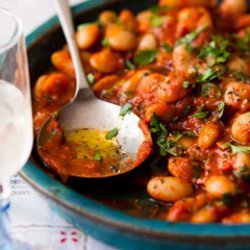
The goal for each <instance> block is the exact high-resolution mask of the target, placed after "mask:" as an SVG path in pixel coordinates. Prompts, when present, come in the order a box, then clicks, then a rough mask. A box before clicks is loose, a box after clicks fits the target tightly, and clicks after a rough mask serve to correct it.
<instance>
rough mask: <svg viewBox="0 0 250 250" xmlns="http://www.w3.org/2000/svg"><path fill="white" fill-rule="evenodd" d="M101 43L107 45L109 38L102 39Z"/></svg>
mask: <svg viewBox="0 0 250 250" xmlns="http://www.w3.org/2000/svg"><path fill="white" fill-rule="evenodd" d="M102 45H103V46H105V47H109V40H108V38H107V37H106V38H104V39H103V40H102Z"/></svg>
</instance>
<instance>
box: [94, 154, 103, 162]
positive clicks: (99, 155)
mask: <svg viewBox="0 0 250 250" xmlns="http://www.w3.org/2000/svg"><path fill="white" fill-rule="evenodd" d="M93 160H94V161H102V155H101V153H100V152H96V153H95V155H94V156H93Z"/></svg>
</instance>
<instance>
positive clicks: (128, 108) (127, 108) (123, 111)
mask: <svg viewBox="0 0 250 250" xmlns="http://www.w3.org/2000/svg"><path fill="white" fill-rule="evenodd" d="M132 108H133V106H132V104H131V103H126V104H125V105H124V106H123V107H122V108H121V111H120V114H119V115H120V116H125V115H126V114H129V113H130V112H131V111H132Z"/></svg>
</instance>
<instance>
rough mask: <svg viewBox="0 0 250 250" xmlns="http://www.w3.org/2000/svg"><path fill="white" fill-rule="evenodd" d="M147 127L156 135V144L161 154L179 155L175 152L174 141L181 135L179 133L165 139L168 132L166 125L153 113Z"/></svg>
mask: <svg viewBox="0 0 250 250" xmlns="http://www.w3.org/2000/svg"><path fill="white" fill-rule="evenodd" d="M149 127H150V130H151V132H152V133H153V134H154V135H155V136H156V137H157V145H158V146H159V148H160V155H161V156H166V155H168V154H170V155H173V156H178V155H179V154H178V152H176V149H177V147H176V146H177V145H176V142H177V141H178V140H179V139H180V138H181V137H182V135H181V134H177V135H176V136H175V137H173V138H171V139H169V140H167V137H168V135H169V133H168V131H167V129H166V126H165V125H164V124H162V123H161V122H160V120H159V117H158V116H156V115H155V114H154V115H153V117H152V118H151V121H150V124H149Z"/></svg>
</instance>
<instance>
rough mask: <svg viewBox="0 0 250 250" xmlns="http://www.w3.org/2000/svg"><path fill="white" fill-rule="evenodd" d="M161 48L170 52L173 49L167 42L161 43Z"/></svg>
mask: <svg viewBox="0 0 250 250" xmlns="http://www.w3.org/2000/svg"><path fill="white" fill-rule="evenodd" d="M162 48H163V49H164V50H165V51H166V52H172V51H173V47H172V46H171V45H168V44H166V43H165V44H163V45H162Z"/></svg>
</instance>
